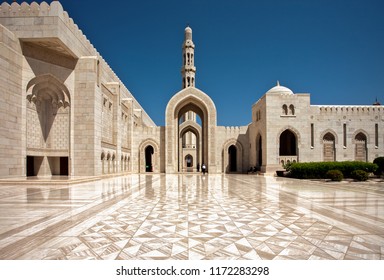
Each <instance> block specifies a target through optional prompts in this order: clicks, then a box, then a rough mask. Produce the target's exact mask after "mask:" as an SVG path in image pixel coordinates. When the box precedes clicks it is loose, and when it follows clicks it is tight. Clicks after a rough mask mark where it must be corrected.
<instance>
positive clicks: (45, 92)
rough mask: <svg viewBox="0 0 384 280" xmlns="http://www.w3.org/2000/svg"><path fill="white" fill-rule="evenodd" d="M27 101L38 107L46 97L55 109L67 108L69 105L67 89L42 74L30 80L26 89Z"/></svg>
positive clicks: (53, 77)
mask: <svg viewBox="0 0 384 280" xmlns="http://www.w3.org/2000/svg"><path fill="white" fill-rule="evenodd" d="M26 91H27V99H28V101H29V102H33V103H35V104H36V105H38V104H39V103H40V102H41V101H42V100H43V99H44V98H45V97H46V96H48V97H49V99H50V100H51V103H52V106H55V107H56V108H60V107H64V108H67V107H68V106H70V103H71V96H70V93H69V90H68V88H67V87H66V86H65V85H64V84H63V83H62V82H60V81H59V80H58V79H57V78H56V77H55V76H53V75H51V74H44V75H40V76H37V77H35V78H33V79H31V80H30V81H29V82H28V84H27V87H26Z"/></svg>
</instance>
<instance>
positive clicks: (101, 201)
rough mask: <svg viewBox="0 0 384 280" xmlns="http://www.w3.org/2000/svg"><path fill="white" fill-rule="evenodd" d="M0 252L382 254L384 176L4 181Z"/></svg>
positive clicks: (68, 255)
mask: <svg viewBox="0 0 384 280" xmlns="http://www.w3.org/2000/svg"><path fill="white" fill-rule="evenodd" d="M0 259H39V260H40V259H75V260H78V259H119V260H124V259H135V260H142V259H145V260H160V259H181V260H185V259H190V260H201V259H216V260H219V259H266V260H271V259H300V260H307V259H315V260H316V259H359V260H362V259H384V183H383V182H373V183H372V182H371V183H355V182H343V183H330V182H329V183H326V182H313V181H298V180H293V179H284V178H275V177H263V176H256V175H212V174H209V175H205V176H202V175H200V174H193V175H188V174H184V175H165V174H153V175H129V176H126V177H118V178H112V179H104V180H100V181H94V182H88V183H82V184H75V185H69V186H68V185H60V183H57V182H55V183H54V184H53V185H52V186H49V185H48V186H47V185H44V186H39V185H38V184H34V185H17V186H15V185H0Z"/></svg>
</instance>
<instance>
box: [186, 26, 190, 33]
mask: <svg viewBox="0 0 384 280" xmlns="http://www.w3.org/2000/svg"><path fill="white" fill-rule="evenodd" d="M185 32H188V33H192V28H190V27H189V25H188V26H187V27H186V28H185Z"/></svg>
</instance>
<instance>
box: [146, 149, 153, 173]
mask: <svg viewBox="0 0 384 280" xmlns="http://www.w3.org/2000/svg"><path fill="white" fill-rule="evenodd" d="M153 153H154V149H153V147H152V146H151V145H149V146H147V147H146V148H145V172H152V171H153V163H152V157H153Z"/></svg>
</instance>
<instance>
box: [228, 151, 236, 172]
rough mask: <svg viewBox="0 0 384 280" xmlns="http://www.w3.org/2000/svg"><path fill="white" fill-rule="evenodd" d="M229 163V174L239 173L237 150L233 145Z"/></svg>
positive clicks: (229, 152)
mask: <svg viewBox="0 0 384 280" xmlns="http://www.w3.org/2000/svg"><path fill="white" fill-rule="evenodd" d="M228 163H229V168H228V169H229V172H236V171H237V149H236V146H235V145H231V146H230V147H229V148H228Z"/></svg>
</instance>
